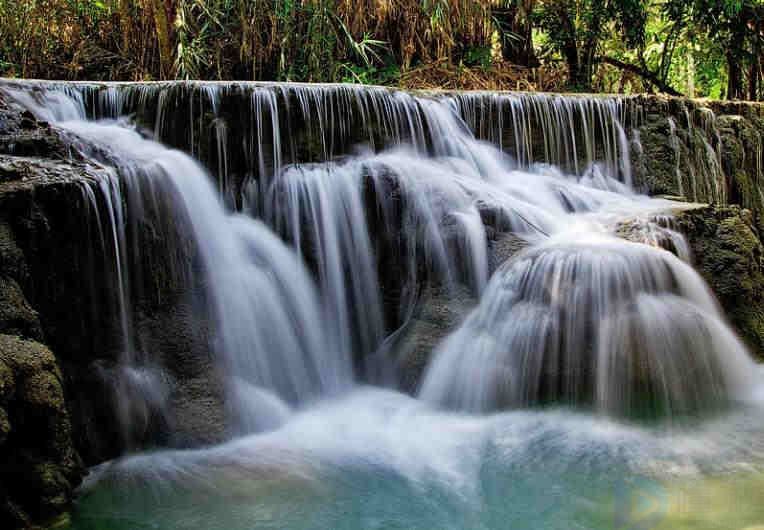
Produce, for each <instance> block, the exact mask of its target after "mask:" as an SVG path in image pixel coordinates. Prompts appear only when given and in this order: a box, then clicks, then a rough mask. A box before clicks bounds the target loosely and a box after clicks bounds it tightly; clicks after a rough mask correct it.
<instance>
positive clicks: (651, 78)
mask: <svg viewBox="0 0 764 530" xmlns="http://www.w3.org/2000/svg"><path fill="white" fill-rule="evenodd" d="M600 60H601V61H602V62H603V63H605V64H609V65H611V66H615V67H616V68H620V69H621V70H625V71H626V72H631V73H632V74H636V75H638V76H639V77H641V78H642V79H644V80H645V81H647V82H649V83H650V84H652V85H653V86H655V87H656V88H657V89H658V90H660V91H661V92H663V93H665V94H668V95H670V96H680V97H681V96H683V95H684V94H682V93H681V92H678V91H676V90H674V89H673V88H671V87H670V86H669V85H667V84H666V83H664V82H663V81H661V80H660V79H659V78H658V76H656V75H655V74H654V73H652V72H649V71H647V70H644V69H642V68H640V67H639V66H637V65H634V64H630V63H625V62H623V61H619V60H618V59H615V58H613V57H603V58H602V59H600Z"/></svg>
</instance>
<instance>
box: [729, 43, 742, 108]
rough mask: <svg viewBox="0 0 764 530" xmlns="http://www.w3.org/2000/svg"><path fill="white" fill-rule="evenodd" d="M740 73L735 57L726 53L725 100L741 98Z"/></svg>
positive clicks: (730, 53)
mask: <svg viewBox="0 0 764 530" xmlns="http://www.w3.org/2000/svg"><path fill="white" fill-rule="evenodd" d="M742 73H743V72H742V70H741V68H740V63H739V62H738V59H737V57H735V56H734V55H733V54H732V52H727V99H742V98H743V75H742Z"/></svg>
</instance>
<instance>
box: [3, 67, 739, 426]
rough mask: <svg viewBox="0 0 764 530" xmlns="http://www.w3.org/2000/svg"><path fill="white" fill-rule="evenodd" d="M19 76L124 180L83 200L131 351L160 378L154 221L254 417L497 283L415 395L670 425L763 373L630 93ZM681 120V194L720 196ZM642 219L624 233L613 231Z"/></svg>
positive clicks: (245, 421)
mask: <svg viewBox="0 0 764 530" xmlns="http://www.w3.org/2000/svg"><path fill="white" fill-rule="evenodd" d="M4 90H5V91H6V93H7V94H9V95H10V96H11V97H13V98H15V99H16V100H18V101H19V102H20V103H21V104H23V105H25V106H27V107H28V108H30V109H31V110H33V112H34V113H35V114H36V115H37V116H38V118H39V119H44V120H49V121H51V122H53V123H55V124H56V126H57V127H59V128H60V129H61V130H62V132H63V134H65V135H67V137H69V141H70V142H71V145H72V148H73V149H75V150H77V151H78V152H80V153H82V154H83V155H84V156H85V157H87V158H88V159H90V160H92V161H93V162H94V163H97V164H99V165H100V166H102V167H104V168H105V170H106V174H107V175H109V177H108V178H105V179H103V180H101V181H100V182H99V183H98V185H97V187H95V188H93V189H90V190H88V192H87V196H88V198H89V201H90V203H91V204H92V206H93V209H94V210H98V209H99V208H101V207H102V206H103V207H104V211H103V212H101V213H100V214H99V215H100V217H101V218H102V219H103V220H104V221H105V223H106V225H108V227H109V229H108V230H105V231H104V236H105V237H107V238H111V239H112V240H113V241H112V243H111V247H112V248H113V262H114V267H115V270H116V276H117V278H118V281H117V288H118V293H119V294H118V299H119V311H118V314H119V315H120V320H121V326H120V327H121V329H122V333H123V335H124V346H123V350H124V351H125V354H124V357H123V359H122V365H124V366H125V367H129V368H136V367H138V368H143V367H145V368H149V367H150V368H151V373H155V372H156V370H159V368H158V367H153V366H151V365H152V361H151V354H150V352H144V351H139V350H140V349H141V348H140V345H139V344H137V343H136V342H135V341H133V339H132V336H133V331H132V329H131V328H132V322H131V320H132V312H133V309H132V307H131V305H132V303H131V293H133V292H134V291H135V287H133V286H131V282H132V280H133V277H134V276H136V275H137V274H140V273H141V271H140V267H137V268H136V267H135V266H134V264H135V263H137V262H140V260H139V259H136V256H137V255H140V253H141V252H142V249H141V248H140V244H139V241H140V238H139V235H140V231H141V226H143V225H145V224H148V225H153V226H155V229H156V230H158V231H159V232H161V233H162V234H163V235H164V236H165V237H166V238H167V239H168V244H169V245H170V246H172V245H175V244H178V245H180V246H181V247H183V248H182V249H178V250H176V251H171V252H170V254H171V255H174V256H178V258H177V259H178V261H177V263H176V262H173V263H171V264H170V265H169V267H170V269H172V271H171V273H170V275H169V276H170V277H171V278H175V277H180V278H183V280H178V281H179V283H180V284H181V285H184V282H185V284H186V285H191V284H193V283H194V278H195V277H196V278H197V279H196V283H197V284H199V285H202V286H203V289H202V290H203V296H202V298H203V299H204V300H205V301H206V303H208V304H209V308H210V309H209V311H210V315H211V318H212V322H213V326H212V328H213V336H214V338H213V343H212V349H213V350H214V351H215V352H216V355H217V359H218V363H219V367H220V369H221V370H222V371H223V372H224V373H225V374H227V375H228V379H229V387H230V396H231V400H230V401H231V403H233V408H234V409H235V410H234V415H235V416H236V417H237V418H239V420H240V421H239V425H240V427H241V429H242V430H244V431H246V430H248V429H258V428H264V427H262V426H264V425H267V426H268V428H272V427H273V426H274V425H277V424H279V423H280V422H283V421H284V418H285V417H287V416H288V415H289V414H290V411H291V410H292V409H293V408H302V407H305V406H308V405H309V404H310V403H313V402H315V401H316V400H317V399H319V398H323V397H326V396H331V395H337V394H340V393H342V392H344V391H346V390H348V389H349V388H351V386H352V382H353V380H354V373H353V372H354V369H355V372H356V374H355V375H357V376H360V378H361V380H362V381H365V382H368V381H371V380H373V376H372V375H370V372H369V371H370V370H371V368H370V367H369V366H368V365H369V364H371V363H372V360H374V362H378V361H379V360H380V359H382V363H383V364H384V363H385V362H386V363H388V364H391V365H394V364H395V360H394V359H387V360H385V355H388V354H389V353H390V352H388V351H387V348H388V347H389V344H387V342H386V339H388V338H390V336H391V334H393V333H394V332H396V330H401V329H403V328H405V326H406V325H407V322H408V321H409V320H410V318H411V316H412V314H413V311H414V308H415V306H416V304H417V303H419V301H420V300H419V295H420V293H421V292H422V291H423V289H425V288H426V287H427V286H432V285H444V286H446V287H447V288H456V287H458V286H459V285H463V286H467V287H468V288H469V289H470V290H471V291H472V293H474V295H475V296H478V297H480V303H479V305H478V307H477V308H476V309H475V310H474V312H473V313H472V314H471V315H470V316H469V317H468V318H467V319H466V320H465V322H463V323H462V325H461V326H460V327H459V328H458V329H457V330H456V331H455V332H454V333H453V334H452V335H451V336H449V337H448V338H447V339H446V340H445V342H444V343H443V344H442V345H441V346H440V347H439V348H437V350H436V352H435V354H434V357H433V360H432V362H431V364H430V366H429V369H428V371H427V375H426V377H425V379H424V382H423V386H422V389H421V397H422V398H423V399H424V400H425V401H426V402H428V403H431V404H434V405H436V406H444V407H448V408H456V409H459V410H466V411H471V412H484V411H490V410H495V409H503V408H514V407H524V406H529V405H536V404H545V403H567V404H572V405H576V406H582V407H593V408H594V409H596V410H599V411H601V412H603V413H605V414H611V415H616V416H623V415H626V416H635V415H642V414H645V413H647V412H649V413H651V414H657V415H660V416H668V417H671V416H675V415H676V416H678V415H682V414H687V413H696V412H701V411H703V410H708V409H711V408H715V407H718V406H721V405H722V404H724V403H728V402H729V401H730V400H733V399H735V398H736V397H738V396H740V395H744V394H745V393H746V391H747V390H746V389H748V388H749V382H748V379H747V378H746V372H747V371H749V368H750V360H749V359H748V357H747V353H746V351H745V348H744V347H743V346H742V345H741V344H740V343H739V341H738V339H736V338H735V336H734V334H733V333H732V332H731V331H729V330H728V329H727V327H726V324H725V323H724V321H723V317H722V316H721V314H720V313H719V310H718V308H717V307H716V304H715V302H714V301H713V299H712V297H711V296H710V295H709V294H708V292H707V288H706V287H705V286H704V285H703V283H702V280H700V278H699V277H698V276H697V274H696V273H695V272H694V271H693V270H692V268H691V267H690V266H689V265H687V264H686V263H685V262H683V261H682V259H680V258H683V259H687V258H688V256H689V253H688V252H687V251H686V244H685V243H684V241H683V239H682V238H681V236H679V235H678V234H677V233H676V232H673V231H670V230H668V229H666V228H665V226H666V225H668V224H670V223H669V222H668V221H667V220H666V219H663V220H662V221H661V220H660V219H662V218H661V217H660V215H661V214H662V212H664V211H666V210H667V209H668V208H669V206H670V204H669V203H667V202H665V201H661V200H655V199H648V198H647V197H643V196H639V195H637V194H635V192H634V191H633V190H632V170H631V164H630V149H631V148H632V145H631V144H632V143H634V142H636V143H638V138H639V135H638V132H635V134H633V135H632V138H633V139H634V140H632V142H631V143H630V142H629V140H628V138H629V135H628V133H627V131H628V128H629V127H630V126H631V125H633V123H637V122H639V120H640V119H641V117H640V116H639V112H638V111H637V110H636V109H635V107H634V106H633V102H632V101H631V100H629V99H628V98H620V97H587V96H572V97H563V96H554V95H535V94H491V93H473V94H458V93H455V94H450V93H444V94H424V93H422V94H416V93H413V94H410V93H406V92H401V91H395V90H388V89H384V88H379V87H360V86H351V85H317V86H313V85H299V84H297V85H291V84H264V83H227V84H205V83H155V84H124V85H96V84H60V83H55V82H50V83H38V84H36V85H34V90H32V91H30V90H28V89H25V88H24V86H23V83H22V84H20V85H19V84H18V83H17V84H13V83H10V84H9V86H8V87H6V88H5V89H4ZM86 116H87V117H89V118H86ZM126 116H127V117H126ZM703 119H704V120H706V122H704V123H705V125H704V127H707V128H708V127H712V125H713V124H710V122H708V118H703ZM688 124H689V126H690V127H691V126H692V124H691V123H689V115H688ZM669 126H670V130H671V135H670V141H671V147H672V149H674V153H675V170H676V177H677V184H678V185H679V186H682V187H681V188H680V190H682V191H684V192H689V191H690V190H687V189H685V187H684V186H687V185H691V186H692V190H691V191H692V193H693V195H694V196H695V197H698V196H699V195H700V194H701V193H705V194H707V195H709V194H710V196H713V197H719V196H721V194H722V192H723V190H720V189H717V188H713V186H714V185H715V183H717V182H718V181H719V180H720V175H721V173H720V169H719V168H720V166H719V165H718V163H717V162H718V160H717V154H716V151H715V150H714V149H713V148H712V147H711V145H710V144H709V143H708V142H705V143H703V142H700V141H698V142H696V143H695V144H694V145H697V152H696V158H699V159H702V160H700V161H699V162H698V164H697V166H696V167H693V168H690V171H691V172H699V173H698V174H695V173H693V178H691V179H687V178H685V175H684V174H683V173H682V168H680V155H681V153H680V149H681V146H680V142H679V138H678V136H677V132H676V126H675V123H674V122H673V121H672V119H671V118H669ZM691 134H692V131H691ZM147 136H148V137H151V136H153V139H149V138H147ZM159 142H165V143H167V144H170V145H173V146H176V147H178V148H182V149H183V150H184V151H185V154H184V153H183V152H181V151H179V150H173V149H171V148H168V147H166V146H164V145H162V144H161V143H159ZM192 157H193V158H192ZM195 159H196V160H195ZM197 160H198V161H197ZM205 165H206V169H205V168H204V166H205ZM700 173H703V174H704V175H706V176H707V178H706V177H703V178H701V177H700V176H699V174H700ZM704 179H705V180H704ZM96 195H97V196H98V197H100V198H101V199H98V200H96V199H93V197H95V196H96ZM237 211H238V212H239V213H236V212H237ZM656 215H657V217H656ZM656 219H657V220H658V221H655V220H656ZM626 222H628V223H631V224H632V225H633V226H632V227H631V236H632V237H631V239H632V241H630V242H627V241H624V240H623V239H620V238H618V237H616V236H618V235H622V234H620V233H619V230H622V228H623V226H624V223H626ZM139 223H142V224H140V225H139ZM507 232H509V233H513V234H515V235H516V236H518V237H520V238H522V239H523V240H525V241H526V242H527V243H528V244H529V245H530V247H529V248H528V249H527V250H526V251H524V252H523V253H521V254H520V255H518V256H515V257H514V258H513V259H511V260H510V261H509V262H507V263H506V264H505V265H504V266H502V267H500V268H499V270H498V271H497V272H496V273H495V274H493V277H491V278H490V281H489V273H490V267H489V263H490V262H491V259H492V258H491V256H490V253H491V246H490V241H491V239H492V238H495V237H496V235H497V234H502V233H507ZM282 239H283V240H284V241H285V242H286V244H287V245H289V247H291V248H288V247H287V246H286V245H285V244H284V243H283V242H282ZM634 239H636V240H637V241H636V242H635V241H634ZM661 246H665V247H666V248H669V249H670V250H672V251H673V252H675V253H677V254H678V255H679V256H680V258H677V257H676V256H674V255H672V254H671V253H669V252H668V251H666V250H663V249H661V248H659V247H661ZM311 273H312V274H314V275H315V278H316V280H317V281H316V282H315V283H314V280H313V278H311ZM200 275H201V276H200ZM199 278H201V279H199ZM648 328H649V329H653V328H654V329H655V332H654V333H652V334H648V333H646V330H647V329H648ZM643 336H644V338H643ZM723 355H725V356H726V358H725V359H724V360H722V356H723ZM688 366H692V367H693V370H692V371H691V372H690V373H691V376H688V375H687V374H686V373H685V370H686V368H687V367H688ZM377 368H378V367H377ZM359 369H360V371H359ZM159 379H161V377H160V378H159ZM147 380H154V379H152V378H148V379H147ZM701 389H702V390H701ZM149 394H151V393H150V392H149ZM157 395H159V396H161V395H163V394H162V392H159V393H157ZM258 403H259V405H258ZM253 411H255V412H254V413H253ZM260 416H262V417H260ZM245 425H247V426H249V427H244V426H245ZM258 426H259V427H258Z"/></svg>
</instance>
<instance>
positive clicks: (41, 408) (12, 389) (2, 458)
mask: <svg viewBox="0 0 764 530" xmlns="http://www.w3.org/2000/svg"><path fill="white" fill-rule="evenodd" d="M0 398H2V399H0V484H13V488H6V489H4V488H1V487H0V519H2V520H7V521H9V526H10V527H11V528H15V527H25V526H27V525H29V524H32V523H35V522H40V521H44V520H45V519H47V518H49V517H54V516H56V515H58V514H59V513H60V512H61V511H62V510H64V509H66V507H67V506H68V505H69V504H70V502H71V500H72V497H73V492H74V489H75V488H76V486H77V485H78V484H79V483H80V481H81V479H82V476H83V474H84V468H83V466H82V463H81V461H80V459H79V456H78V455H77V452H76V451H75V450H74V446H73V442H72V436H71V426H70V422H69V414H68V411H67V409H66V403H65V400H64V389H63V385H62V383H61V372H60V370H59V367H58V364H57V362H56V358H55V357H54V355H53V353H52V352H51V351H50V350H49V349H48V348H47V347H45V346H44V345H42V344H40V343H38V342H35V341H31V340H25V339H22V338H20V337H16V336H12V335H0Z"/></svg>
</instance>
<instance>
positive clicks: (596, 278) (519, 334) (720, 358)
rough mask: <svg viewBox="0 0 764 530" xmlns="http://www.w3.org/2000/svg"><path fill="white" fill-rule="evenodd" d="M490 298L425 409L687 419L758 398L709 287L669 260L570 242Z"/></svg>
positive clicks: (435, 378) (606, 242)
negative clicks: (581, 411)
mask: <svg viewBox="0 0 764 530" xmlns="http://www.w3.org/2000/svg"><path fill="white" fill-rule="evenodd" d="M486 291H487V292H486V295H485V296H484V298H483V300H482V302H481V304H480V306H479V307H478V308H477V309H476V311H475V312H474V313H473V314H472V315H471V316H470V317H469V318H468V319H467V321H465V322H464V324H463V325H462V327H461V328H460V329H459V330H457V331H456V332H455V333H454V334H453V335H452V336H450V337H449V338H448V339H447V341H446V342H445V343H444V344H443V345H442V346H441V348H440V350H439V352H438V353H437V354H436V355H437V356H436V360H435V361H434V363H433V364H432V365H431V368H430V370H429V372H428V374H427V376H426V377H425V380H424V384H423V387H422V391H421V396H422V398H423V399H425V400H427V401H431V402H433V403H437V404H441V405H444V406H448V407H453V408H457V409H461V410H469V411H473V412H487V411H492V410H496V409H503V408H515V407H525V406H529V405H534V404H543V403H560V402H567V403H571V404H575V405H579V406H591V407H593V408H595V409H596V410H599V411H601V412H603V413H607V414H614V415H625V416H632V417H633V416H640V415H649V416H659V417H679V416H681V415H683V414H696V413H699V412H703V411H707V410H709V409H712V408H714V407H719V406H721V405H723V404H724V403H725V401H726V400H727V399H729V398H730V397H732V396H744V395H746V394H747V393H749V392H750V390H751V387H752V382H751V380H750V374H751V373H752V369H753V365H752V363H751V361H750V360H749V358H748V354H747V352H746V350H745V348H744V347H743V345H742V344H741V343H740V341H739V340H738V339H737V338H736V337H735V336H734V334H733V333H731V332H730V331H729V330H728V329H727V328H726V325H725V324H724V322H723V319H722V316H721V315H720V314H719V312H718V309H717V308H716V304H715V302H714V300H713V297H712V296H711V294H710V293H709V292H708V290H707V288H706V287H705V286H704V285H703V282H702V281H701V280H700V279H699V278H698V277H697V275H696V274H695V273H694V272H693V271H692V269H691V268H690V267H689V266H688V265H687V264H685V263H684V262H682V261H681V260H679V259H678V258H677V257H675V256H674V255H673V254H671V253H669V252H667V251H665V250H663V249H659V248H655V247H653V246H650V245H644V244H640V243H632V242H626V241H623V240H621V239H616V238H613V237H610V236H606V235H598V234H592V233H577V232H575V231H573V232H569V231H562V232H561V233H560V234H557V235H555V236H554V237H553V238H551V239H550V240H549V241H547V242H545V243H543V244H541V245H538V246H536V247H533V248H532V249H530V250H528V251H526V252H524V253H522V254H521V255H520V256H518V257H516V258H515V259H513V260H511V261H510V262H509V263H507V264H506V265H505V266H504V267H503V268H502V269H500V270H499V271H497V273H496V274H495V275H494V277H493V279H492V281H491V284H490V285H489V287H488V288H487V290H486ZM690 366H692V369H688V367H690Z"/></svg>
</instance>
